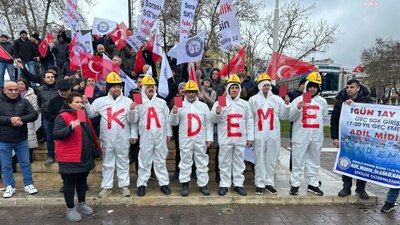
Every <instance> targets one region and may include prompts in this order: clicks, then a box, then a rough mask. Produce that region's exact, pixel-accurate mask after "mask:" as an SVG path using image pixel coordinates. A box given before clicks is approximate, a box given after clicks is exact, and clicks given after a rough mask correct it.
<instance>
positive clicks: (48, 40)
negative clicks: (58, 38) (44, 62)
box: [38, 33, 54, 57]
mask: <svg viewBox="0 0 400 225" xmlns="http://www.w3.org/2000/svg"><path fill="white" fill-rule="evenodd" d="M49 43H54V36H53V33H48V34H47V37H46V38H45V39H43V41H42V42H40V44H39V45H38V50H39V53H40V56H42V57H45V56H46V53H47V49H49Z"/></svg>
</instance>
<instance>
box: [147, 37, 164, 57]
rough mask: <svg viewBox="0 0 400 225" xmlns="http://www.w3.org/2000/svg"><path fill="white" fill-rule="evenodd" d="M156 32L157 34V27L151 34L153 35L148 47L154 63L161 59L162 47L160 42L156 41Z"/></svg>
mask: <svg viewBox="0 0 400 225" xmlns="http://www.w3.org/2000/svg"><path fill="white" fill-rule="evenodd" d="M157 34H158V29H157V31H156V32H155V33H154V34H153V37H151V39H150V41H149V44H148V48H149V49H150V50H151V51H152V53H153V54H152V57H151V58H152V59H153V61H154V62H155V63H158V62H160V61H161V59H162V48H161V44H160V43H159V42H158V39H157Z"/></svg>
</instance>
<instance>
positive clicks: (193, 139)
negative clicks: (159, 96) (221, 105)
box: [170, 80, 213, 196]
mask: <svg viewBox="0 0 400 225" xmlns="http://www.w3.org/2000/svg"><path fill="white" fill-rule="evenodd" d="M198 92H199V87H198V85H197V84H196V82H194V81H193V80H189V81H188V82H187V83H186V85H185V99H184V101H183V103H182V108H178V107H177V106H176V105H174V107H173V108H172V111H171V114H170V121H171V125H172V126H177V125H178V124H179V148H180V154H181V161H180V163H179V169H180V171H179V182H180V183H182V191H181V195H182V196H188V195H189V181H190V174H191V172H192V164H193V158H194V161H195V165H196V175H197V185H198V186H199V190H200V192H201V193H202V194H203V195H210V191H209V190H208V188H207V184H208V179H209V178H208V155H207V153H206V152H207V148H208V147H209V146H210V145H211V144H212V141H213V126H212V124H211V121H210V109H209V108H208V106H207V105H206V104H205V103H203V102H200V101H199V98H198V97H197V94H198Z"/></svg>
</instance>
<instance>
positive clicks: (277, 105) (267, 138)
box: [249, 81, 290, 188]
mask: <svg viewBox="0 0 400 225" xmlns="http://www.w3.org/2000/svg"><path fill="white" fill-rule="evenodd" d="M263 85H265V82H264V81H261V82H260V84H259V90H260V91H259V92H258V93H257V94H256V95H254V96H253V97H251V98H250V99H249V103H250V107H251V111H252V113H253V117H254V133H255V134H254V150H255V152H256V165H255V168H254V170H255V185H256V187H259V188H264V187H265V186H266V185H271V186H273V187H275V180H274V179H275V169H276V160H277V158H278V156H279V152H280V150H281V125H280V119H288V117H289V112H290V105H286V104H285V102H284V101H283V100H282V98H281V97H279V96H277V95H274V94H272V92H271V91H269V93H268V95H267V97H264V94H263V92H262V86H263Z"/></svg>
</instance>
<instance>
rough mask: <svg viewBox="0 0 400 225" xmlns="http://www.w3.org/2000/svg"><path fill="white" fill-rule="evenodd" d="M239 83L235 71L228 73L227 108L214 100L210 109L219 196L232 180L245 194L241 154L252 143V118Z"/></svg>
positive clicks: (236, 189) (236, 187) (243, 165)
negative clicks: (214, 126) (216, 150)
mask: <svg viewBox="0 0 400 225" xmlns="http://www.w3.org/2000/svg"><path fill="white" fill-rule="evenodd" d="M240 83H241V82H240V78H239V77H238V76H237V75H236V74H232V75H230V76H229V79H228V82H227V84H228V85H227V87H226V107H221V106H220V105H219V104H218V102H215V103H214V106H213V108H212V109H211V122H212V123H216V124H217V126H218V145H219V156H218V161H219V171H220V177H221V181H220V182H219V190H218V194H219V195H220V196H223V195H225V194H226V193H227V192H228V188H229V187H230V186H231V183H232V181H233V185H234V187H235V188H234V190H235V191H236V192H237V193H239V194H240V195H242V196H245V195H247V193H246V190H245V189H244V187H243V183H244V180H245V177H244V175H243V172H244V170H245V169H246V165H245V163H244V153H245V148H246V146H248V147H249V146H251V145H252V144H253V140H254V124H253V123H254V121H253V114H252V113H251V108H250V105H249V103H248V102H247V101H245V100H243V99H240V92H241V87H240Z"/></svg>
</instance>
